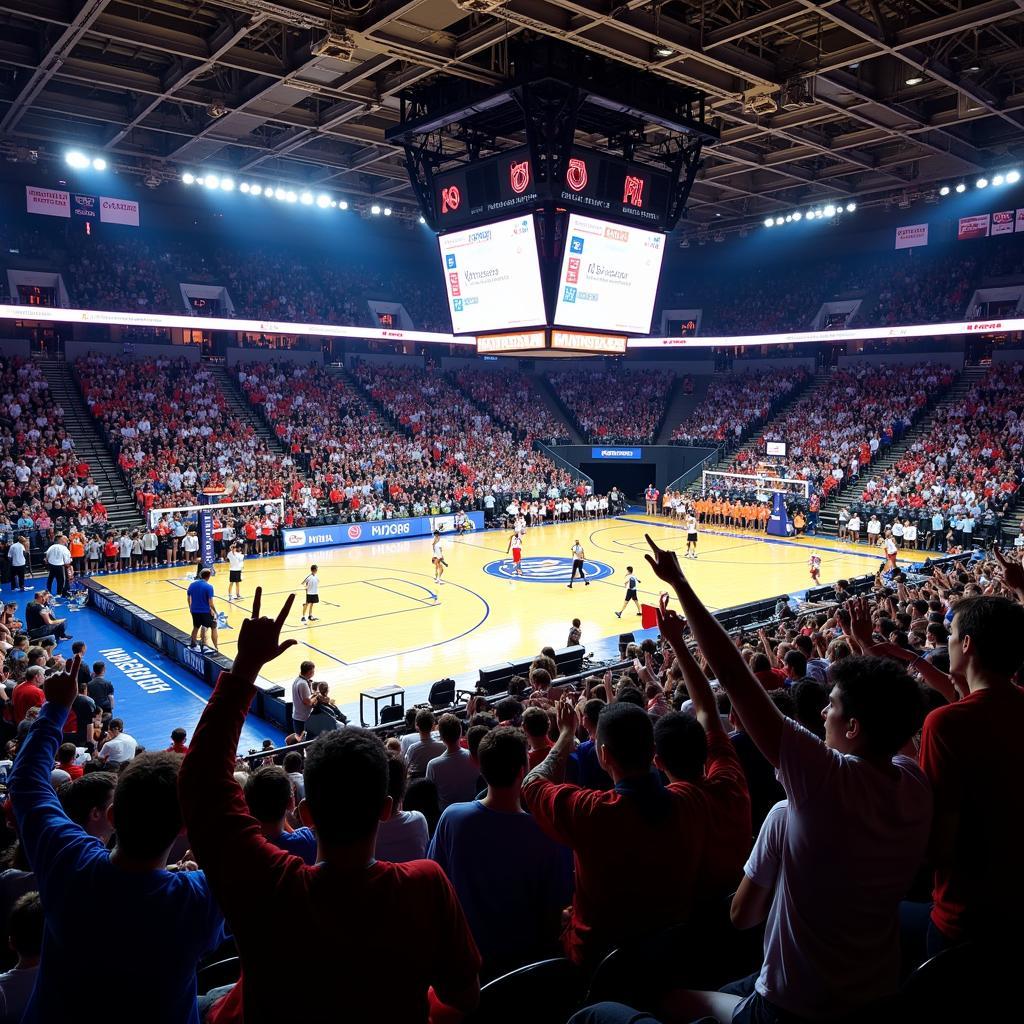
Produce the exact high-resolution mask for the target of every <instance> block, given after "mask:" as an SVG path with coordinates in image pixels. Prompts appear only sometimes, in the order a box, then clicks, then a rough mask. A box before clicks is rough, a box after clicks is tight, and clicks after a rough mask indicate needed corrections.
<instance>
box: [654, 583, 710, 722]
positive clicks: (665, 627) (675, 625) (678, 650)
mask: <svg viewBox="0 0 1024 1024" xmlns="http://www.w3.org/2000/svg"><path fill="white" fill-rule="evenodd" d="M684 621H685V620H684V619H682V618H681V617H680V616H679V615H678V614H676V612H674V611H672V610H671V609H669V607H668V594H662V595H661V602H660V604H659V606H658V629H660V630H661V635H662V636H663V637H665V638H666V639H667V640H668V642H669V643H670V644H671V645H672V650H673V652H674V653H675V656H676V659H677V660H678V662H679V667H680V668H681V669H682V672H683V682H684V683H686V689H687V690H688V691H689V693H690V700H692V701H693V709H694V712H695V713H696V717H697V721H698V722H700V724H701V727H702V728H703V729H704V731H705V732H714V731H718V732H725V730H724V729H723V728H722V719H721V718H720V717H719V714H718V704H717V702H716V701H715V695H714V693H712V692H711V684H710V683H709V682H708V677H707V676H706V675H705V674H704V673H703V671H701V667H700V665H698V664H697V661H696V659H695V658H694V656H693V655H692V654H691V653H690V648H689V647H687V646H686V641H685V640H684V639H683V624H684Z"/></svg>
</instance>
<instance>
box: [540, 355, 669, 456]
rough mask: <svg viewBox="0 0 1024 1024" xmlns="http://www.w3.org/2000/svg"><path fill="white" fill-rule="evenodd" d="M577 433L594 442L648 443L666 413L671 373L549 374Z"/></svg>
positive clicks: (655, 433) (617, 371)
mask: <svg viewBox="0 0 1024 1024" xmlns="http://www.w3.org/2000/svg"><path fill="white" fill-rule="evenodd" d="M548 380H549V381H550V382H551V387H552V388H553V389H554V392H555V395H556V396H557V397H558V400H559V401H560V402H561V403H562V405H563V406H564V407H565V409H566V411H567V412H568V414H569V417H570V418H571V419H572V421H573V423H574V425H575V426H576V429H577V430H579V432H580V433H581V434H582V435H583V436H584V437H585V438H586V439H587V440H588V441H594V442H598V443H607V442H612V443H617V442H622V443H634V444H651V443H652V442H653V441H654V439H655V437H656V436H657V434H658V429H659V428H660V427H661V424H662V421H663V420H664V418H665V413H666V411H667V408H666V403H667V401H668V396H669V394H670V392H671V391H672V387H673V385H674V384H675V381H676V377H675V374H674V373H672V372H671V371H668V372H666V371H663V370H629V369H626V368H624V367H620V368H618V369H616V370H608V371H603V372H590V371H584V370H563V371H560V372H555V373H550V374H548Z"/></svg>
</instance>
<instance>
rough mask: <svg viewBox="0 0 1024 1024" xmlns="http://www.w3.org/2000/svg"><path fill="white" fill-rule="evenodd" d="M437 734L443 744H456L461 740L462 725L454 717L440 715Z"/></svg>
mask: <svg viewBox="0 0 1024 1024" xmlns="http://www.w3.org/2000/svg"><path fill="white" fill-rule="evenodd" d="M437 734H438V735H439V736H440V737H441V741H442V742H443V743H458V742H459V740H461V739H462V724H461V723H460V722H459V720H458V719H457V718H456V717H455V716H454V715H442V716H441V718H440V721H438V723H437Z"/></svg>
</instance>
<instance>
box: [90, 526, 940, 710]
mask: <svg viewBox="0 0 1024 1024" xmlns="http://www.w3.org/2000/svg"><path fill="white" fill-rule="evenodd" d="M648 531H649V532H650V533H651V535H652V537H653V538H654V539H655V540H656V541H657V542H658V543H659V544H661V545H662V546H665V547H671V548H675V549H678V550H679V552H680V554H682V552H683V551H684V550H685V548H686V534H685V531H684V530H683V529H682V528H681V527H680V526H678V525H676V524H675V523H671V524H670V523H669V521H668V520H667V519H664V518H657V517H647V516H644V515H639V514H637V515H626V516H622V517H620V518H617V519H600V520H596V521H590V522H582V523H576V524H565V525H557V526H555V525H548V526H543V527H537V528H534V529H530V530H527V532H526V535H525V538H524V541H523V563H522V564H523V573H524V575H523V576H522V577H516V576H514V575H512V561H511V556H510V555H508V554H507V553H506V547H507V544H508V539H509V535H508V534H507V533H504V532H499V531H480V532H477V533H471V534H469V535H467V536H464V537H459V538H456V537H454V536H448V537H446V538H445V539H444V548H445V559H446V560H447V562H448V569H447V570H446V573H445V576H444V581H445V582H444V583H443V584H441V585H437V584H435V583H434V575H433V566H432V565H431V561H430V559H431V540H430V538H429V537H424V538H419V539H415V540H395V541H387V542H382V543H375V544H358V545H351V546H347V547H337V548H330V549H320V550H317V551H302V552H295V553H292V554H283V555H275V556H268V557H265V558H251V559H248V560H247V561H246V563H245V567H244V571H243V576H242V600H241V601H232V602H229V601H228V600H227V586H228V574H227V567H226V565H224V564H219V565H218V567H217V568H218V571H217V573H216V575H215V576H214V578H213V580H212V582H213V584H214V588H215V590H216V594H217V600H216V605H217V610H218V611H221V612H226V615H227V628H222V629H221V630H220V648H221V650H222V651H223V652H224V653H225V654H226V655H228V656H229V657H231V656H233V654H234V651H235V644H236V639H237V636H238V627H239V625H240V623H241V620H242V618H243V617H244V616H246V615H247V614H249V613H250V612H251V610H252V595H253V592H254V590H255V588H256V587H257V586H262V587H263V610H264V613H269V614H274V613H275V612H276V611H277V610H278V608H279V607H280V604H281V602H282V601H283V600H284V599H285V597H286V596H287V595H288V594H290V593H294V594H296V595H297V596H296V601H295V605H294V607H293V609H292V614H291V617H290V619H289V621H288V624H287V626H286V627H285V635H286V636H291V637H294V638H295V639H296V640H298V644H297V645H296V646H295V647H293V648H292V649H291V650H289V651H288V652H287V653H286V654H285V655H283V656H282V657H281V658H279V659H278V660H277V661H276V662H274V663H272V664H271V665H269V666H267V670H266V672H265V673H264V675H265V676H266V677H267V678H269V679H271V680H273V681H275V682H280V683H282V684H290V682H291V680H292V679H293V678H294V677H295V675H296V673H297V671H298V666H299V663H300V662H301V661H305V660H307V659H309V660H311V661H313V662H314V663H315V664H316V676H315V677H316V678H317V679H322V680H326V681H327V682H329V683H330V684H331V696H332V697H333V698H334V699H335V700H336V701H337V702H338V703H339V704H350V703H352V702H355V701H357V700H358V698H359V693H360V691H362V690H365V689H367V688H368V687H372V686H379V685H382V684H385V683H398V684H400V685H403V686H422V685H423V684H425V683H430V682H432V681H434V680H436V679H441V678H444V677H446V676H453V677H455V678H458V677H459V676H462V675H465V674H467V673H475V671H476V669H478V668H479V667H480V666H482V665H488V664H493V663H494V662H498V661H508V660H511V659H515V658H522V657H529V656H531V655H533V654H535V653H537V652H538V651H539V650H540V648H541V647H543V646H547V645H550V646H552V647H563V646H565V644H566V638H567V635H568V632H569V627H570V624H571V621H572V619H573V618H579V619H580V620H581V622H582V630H583V640H582V642H583V644H584V645H585V646H586V648H587V650H588V651H591V650H594V647H595V646H599V645H600V643H601V641H602V640H604V639H605V638H608V637H617V636H618V634H619V633H621V632H623V631H626V630H632V629H634V628H636V627H637V626H638V624H639V619H638V618H637V617H636V613H635V611H634V610H633V608H632V607H630V608H628V609H627V610H626V611H625V612H624V614H623V616H622V619H621V620H619V619H617V618H616V617H615V612H617V611H619V610H620V609H621V608H622V604H623V597H624V585H623V581H624V579H625V575H626V572H627V566H629V565H632V566H633V567H634V570H635V575H636V576H638V577H639V579H640V600H641V601H642V602H645V603H650V604H655V603H657V599H658V595H659V593H660V590H661V588H660V587H659V581H658V580H657V578H656V577H655V576H654V574H653V572H651V570H650V567H649V566H648V565H647V563H646V562H645V561H644V552H645V551H646V550H648V549H647V545H646V543H645V541H644V533H645V532H648ZM576 539H579V541H580V542H581V543H582V544H583V546H584V549H585V553H586V559H587V563H586V568H587V572H588V574H589V575H590V577H591V579H592V583H591V585H590V586H589V587H584V586H581V585H580V584H579V583H578V582H577V583H576V585H575V586H574V587H573V589H572V590H571V591H570V590H568V589H567V586H566V585H567V582H568V578H569V572H570V563H571V553H570V549H571V547H572V545H573V542H574V541H575V540H576ZM698 550H699V556H698V558H697V559H696V560H690V559H687V560H685V561H683V563H682V564H683V567H684V569H685V571H686V573H687V575H688V576H689V578H690V579H691V580H692V581H693V584H694V586H695V587H696V589H697V592H698V593H699V594H700V595H701V597H702V598H703V599H704V601H705V602H706V603H707V604H708V606H709V607H711V608H712V609H719V608H725V607H729V606H732V605H737V604H742V603H744V602H746V601H753V600H758V599H761V598H766V597H773V596H775V595H778V594H781V593H795V592H799V591H803V590H805V589H806V588H807V587H808V586H810V585H811V582H812V581H811V579H810V575H809V568H808V559H809V558H810V556H811V555H812V554H814V553H816V554H818V555H819V556H820V557H821V581H822V583H831V582H834V581H835V580H837V579H841V578H843V577H844V576H856V575H863V574H864V573H866V572H873V571H874V570H875V569H877V567H878V566H879V564H880V563H881V562H882V561H883V556H882V554H881V549H879V548H873V549H869V548H867V546H866V545H859V546H857V547H853V546H851V545H847V544H841V543H839V542H837V541H834V540H830V539H823V538H819V537H801V538H799V539H797V540H783V539H779V538H767V537H765V536H764V535H763V534H755V533H752V532H750V533H746V532H743V531H733V530H729V529H728V528H724V527H709V528H708V529H707V530H706V531H701V533H700V537H699V542H698ZM925 557H927V553H926V552H921V551H916V552H914V551H903V552H901V560H902V561H904V562H908V561H917V560H923V559H924V558H925ZM314 562H315V563H316V564H317V565H318V566H319V576H320V604H319V605H318V607H317V608H316V612H317V615H318V621H317V622H313V623H305V624H303V623H302V622H300V609H301V604H302V594H303V588H302V580H303V579H304V577H305V576H306V574H307V572H308V570H309V566H310V565H311V564H313V563H314ZM102 582H103V584H104V585H105V586H107V587H109V588H110V589H111V590H113V591H115V592H117V593H118V594H121V595H122V596H124V597H125V598H127V599H129V600H130V601H132V602H133V603H135V604H137V605H139V606H140V607H142V608H144V609H146V610H147V611H150V612H152V613H154V614H155V615H158V616H159V617H160V618H162V619H165V620H167V621H168V622H171V623H172V624H174V625H175V626H178V627H179V628H181V629H183V630H185V631H186V632H188V631H190V630H191V619H190V616H189V614H188V609H187V605H186V601H185V590H186V588H187V586H188V583H189V582H190V575H189V574H188V573H187V571H186V570H185V569H184V568H183V567H181V566H178V567H176V568H175V567H172V568H170V569H158V570H151V571H140V572H133V573H125V574H113V575H110V576H104V577H102Z"/></svg>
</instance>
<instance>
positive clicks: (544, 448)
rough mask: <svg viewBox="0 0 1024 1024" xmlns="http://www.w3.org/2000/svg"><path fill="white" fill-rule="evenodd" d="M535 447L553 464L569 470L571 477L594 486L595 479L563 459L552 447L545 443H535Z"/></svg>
mask: <svg viewBox="0 0 1024 1024" xmlns="http://www.w3.org/2000/svg"><path fill="white" fill-rule="evenodd" d="M533 443H534V446H535V447H537V448H539V449H540V450H541V452H543V454H544V455H546V456H547V457H548V458H549V459H551V461H552V462H555V463H557V464H558V465H559V466H561V467H562V469H565V470H568V472H569V473H570V475H571V476H574V477H580V478H582V479H583V480H586V481H587V482H588V483H589V484H590V486H591V487H593V486H594V478H593V477H592V476H590V475H589V474H587V473H584V472H583V470H582V469H580V468H579V466H574V465H573V464H572V463H571V462H569V460H568V459H563V458H562V456H561V455H559V454H558V452H556V451H555V450H554V449H553V448H552V447H551V445H549V444H545V443H544V442H543V441H534V442H533Z"/></svg>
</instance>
